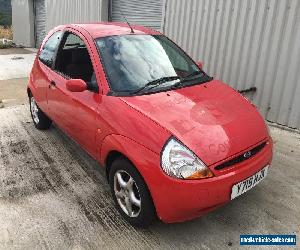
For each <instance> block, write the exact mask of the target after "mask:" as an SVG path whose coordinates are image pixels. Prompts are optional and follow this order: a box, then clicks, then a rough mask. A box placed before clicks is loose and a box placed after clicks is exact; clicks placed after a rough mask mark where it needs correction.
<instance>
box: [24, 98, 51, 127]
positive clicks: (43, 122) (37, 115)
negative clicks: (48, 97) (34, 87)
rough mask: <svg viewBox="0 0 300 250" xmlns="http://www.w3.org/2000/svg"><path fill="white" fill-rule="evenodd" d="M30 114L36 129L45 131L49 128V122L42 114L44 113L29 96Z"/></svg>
mask: <svg viewBox="0 0 300 250" xmlns="http://www.w3.org/2000/svg"><path fill="white" fill-rule="evenodd" d="M29 104H30V113H31V117H32V120H33V123H34V126H35V127H36V128H37V129H40V130H45V129H48V128H49V127H50V126H51V123H52V122H51V120H50V119H49V118H48V116H46V115H45V114H44V112H43V111H42V110H41V109H40V108H39V106H38V105H37V103H36V101H35V99H34V97H33V96H29Z"/></svg>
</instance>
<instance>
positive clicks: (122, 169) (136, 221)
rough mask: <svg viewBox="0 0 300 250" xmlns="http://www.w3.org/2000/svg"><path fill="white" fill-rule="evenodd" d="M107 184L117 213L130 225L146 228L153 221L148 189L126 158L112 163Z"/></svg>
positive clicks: (154, 215) (153, 214) (153, 209)
mask: <svg viewBox="0 0 300 250" xmlns="http://www.w3.org/2000/svg"><path fill="white" fill-rule="evenodd" d="M120 178H121V179H120ZM130 178H132V179H130ZM120 180H122V181H123V182H122V181H121V182H120ZM120 183H121V184H122V186H121V184H120ZM109 184H110V188H111V192H112V196H113V199H114V202H115V205H116V207H117V209H118V211H119V212H120V214H121V215H122V216H123V217H124V218H125V220H127V221H128V222H129V223H130V224H131V225H133V226H136V227H142V228H146V227H148V226H150V225H151V224H152V223H153V222H154V221H155V219H156V211H155V207H154V205H153V201H152V198H151V195H150V192H149V190H148V187H147V185H146V183H145V181H144V180H143V178H142V176H141V175H140V173H139V172H138V171H137V170H136V168H135V167H134V166H133V165H132V164H131V163H130V162H129V161H128V160H127V159H126V158H123V157H120V158H117V159H116V160H115V161H113V163H112V165H111V168H110V172H109ZM125 184H126V186H125ZM139 204H140V206H139ZM128 207H129V209H128ZM130 207H131V209H130ZM130 210H131V214H130Z"/></svg>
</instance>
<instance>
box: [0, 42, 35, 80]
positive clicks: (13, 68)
mask: <svg viewBox="0 0 300 250" xmlns="http://www.w3.org/2000/svg"><path fill="white" fill-rule="evenodd" d="M35 55H36V54H35V53H34V52H33V51H32V50H29V49H21V48H11V49H0V80H7V79H13V78H22V77H28V75H29V73H30V70H31V68H32V64H33V61H34V58H35Z"/></svg>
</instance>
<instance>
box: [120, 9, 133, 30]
mask: <svg viewBox="0 0 300 250" xmlns="http://www.w3.org/2000/svg"><path fill="white" fill-rule="evenodd" d="M120 12H121V11H120ZM121 15H122V17H123V18H124V20H125V22H126V23H127V25H128V26H129V28H130V30H131V31H130V33H131V34H134V31H133V28H132V27H131V25H130V23H129V22H128V21H127V19H126V17H125V16H124V15H123V13H122V12H121Z"/></svg>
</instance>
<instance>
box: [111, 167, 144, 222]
mask: <svg viewBox="0 0 300 250" xmlns="http://www.w3.org/2000/svg"><path fill="white" fill-rule="evenodd" d="M114 192H115V196H116V198H117V201H118V204H119V206H120V207H121V209H122V210H123V212H124V213H125V214H127V215H128V216H129V217H137V216H138V215H139V213H140V211H141V196H140V194H139V190H138V187H137V184H136V182H135V181H134V179H133V178H132V176H131V175H130V174H128V173H127V172H126V171H124V170H118V171H117V172H116V173H115V175H114Z"/></svg>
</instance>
